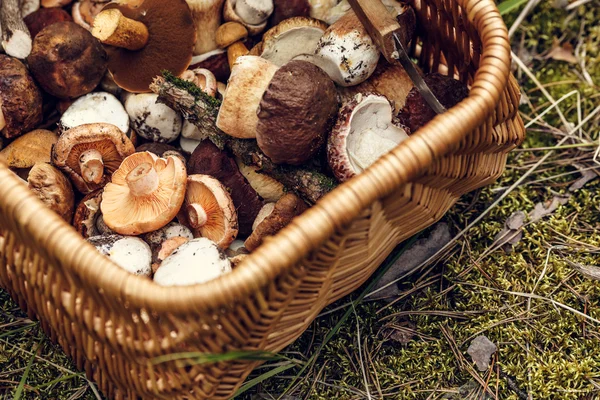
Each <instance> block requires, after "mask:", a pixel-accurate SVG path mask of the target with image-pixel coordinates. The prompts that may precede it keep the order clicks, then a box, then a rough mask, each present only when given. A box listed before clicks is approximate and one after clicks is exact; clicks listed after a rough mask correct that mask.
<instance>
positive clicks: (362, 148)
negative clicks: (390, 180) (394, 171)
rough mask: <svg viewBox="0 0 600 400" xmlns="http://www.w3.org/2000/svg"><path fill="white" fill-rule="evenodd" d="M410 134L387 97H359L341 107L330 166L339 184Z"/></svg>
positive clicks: (331, 143) (330, 145)
mask: <svg viewBox="0 0 600 400" xmlns="http://www.w3.org/2000/svg"><path fill="white" fill-rule="evenodd" d="M407 131H408V128H405V127H403V126H402V125H401V124H399V123H398V121H395V120H393V116H392V105H391V104H390V102H389V100H388V99H387V98H386V97H385V96H382V95H379V94H357V95H356V96H355V97H354V99H353V100H352V101H350V102H348V103H346V104H345V105H344V107H342V109H341V110H340V112H339V116H338V120H337V123H336V125H335V127H334V128H333V130H332V131H331V134H330V136H329V141H328V144H327V158H328V162H329V166H330V168H331V170H332V171H333V173H334V174H335V176H336V178H337V179H338V180H339V181H341V182H344V181H347V180H349V179H350V178H352V177H353V176H355V175H357V174H359V173H361V172H362V171H363V170H365V169H366V168H368V167H369V166H370V165H371V164H373V163H374V162H375V161H377V159H379V158H380V157H381V156H383V155H384V154H386V153H387V152H389V151H390V150H392V149H393V148H394V147H396V146H397V145H398V144H399V143H401V142H402V141H403V140H405V139H406V138H408V134H407Z"/></svg>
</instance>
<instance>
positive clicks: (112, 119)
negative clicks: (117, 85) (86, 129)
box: [59, 92, 129, 133]
mask: <svg viewBox="0 0 600 400" xmlns="http://www.w3.org/2000/svg"><path fill="white" fill-rule="evenodd" d="M97 122H104V123H107V124H111V125H114V126H116V127H117V128H119V129H120V130H121V132H123V133H128V132H129V115H127V112H126V111H125V108H124V107H123V104H121V102H120V101H119V100H118V99H117V98H116V97H115V96H113V95H112V94H110V93H107V92H95V93H88V94H86V95H85V96H82V97H80V98H78V99H77V100H75V101H74V102H73V104H71V105H70V106H69V108H67V110H66V111H65V112H64V113H63V115H62V117H61V118H60V121H59V128H60V130H61V131H62V132H64V131H67V130H69V129H71V128H75V127H76V126H79V125H84V124H93V123H97Z"/></svg>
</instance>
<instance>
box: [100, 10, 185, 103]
mask: <svg viewBox="0 0 600 400" xmlns="http://www.w3.org/2000/svg"><path fill="white" fill-rule="evenodd" d="M135 3H137V4H130V3H123V2H119V3H117V2H113V3H109V4H108V5H107V6H106V7H104V9H103V10H102V12H100V14H98V15H97V16H96V18H95V19H94V26H93V28H92V34H93V35H94V36H95V37H97V38H99V39H100V40H101V41H102V42H103V43H104V44H107V45H110V46H107V51H108V54H109V61H108V69H109V70H110V72H111V73H112V75H113V79H114V81H115V82H116V83H117V85H119V86H120V87H122V88H123V89H125V90H127V91H129V92H134V93H144V92H150V88H149V85H150V83H152V80H153V79H154V78H155V77H156V76H159V75H160V74H161V71H163V70H167V71H170V72H172V73H173V75H175V76H179V75H180V74H182V73H183V72H184V71H185V70H186V69H187V67H188V66H189V64H190V62H191V60H192V53H193V50H194V44H195V42H196V30H195V24H194V20H193V18H192V13H191V11H190V8H189V6H188V5H187V3H186V2H185V0H171V1H164V0H145V1H143V2H142V3H141V4H140V2H139V1H138V2H135Z"/></svg>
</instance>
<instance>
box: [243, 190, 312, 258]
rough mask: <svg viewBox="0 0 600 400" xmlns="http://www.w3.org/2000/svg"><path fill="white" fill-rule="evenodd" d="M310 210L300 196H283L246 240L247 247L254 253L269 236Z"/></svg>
mask: <svg viewBox="0 0 600 400" xmlns="http://www.w3.org/2000/svg"><path fill="white" fill-rule="evenodd" d="M307 209H308V206H307V205H306V203H304V202H303V201H302V200H301V199H300V198H299V197H298V196H296V195H294V194H291V193H288V194H286V195H285V196H283V197H282V198H281V199H280V200H279V201H278V202H277V204H275V207H274V209H273V212H271V214H269V215H268V216H267V217H265V218H264V219H263V221H262V222H261V223H260V224H258V226H257V227H256V229H255V230H254V232H252V235H250V237H249V238H248V239H246V242H245V247H246V249H248V250H249V251H254V250H255V249H256V248H258V246H260V245H261V244H262V242H263V240H264V239H265V237H267V236H272V235H275V234H276V233H277V232H279V231H280V230H281V229H283V228H284V227H285V226H286V225H288V224H289V223H290V222H292V219H294V217H296V216H298V215H300V214H302V213H303V212H304V211H306V210H307Z"/></svg>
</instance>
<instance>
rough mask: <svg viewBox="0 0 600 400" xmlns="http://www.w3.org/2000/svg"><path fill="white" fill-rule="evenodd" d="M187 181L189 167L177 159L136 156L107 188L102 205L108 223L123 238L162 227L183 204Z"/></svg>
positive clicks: (124, 164)
mask: <svg viewBox="0 0 600 400" xmlns="http://www.w3.org/2000/svg"><path fill="white" fill-rule="evenodd" d="M186 179H187V174H186V170H185V164H184V163H183V162H182V161H181V160H180V159H179V158H177V157H173V156H169V157H167V158H166V159H165V158H158V157H156V156H155V155H154V154H152V153H148V152H144V153H135V154H132V155H131V156H129V157H127V158H126V159H125V160H123V163H122V164H121V167H120V168H119V169H118V170H117V171H115V173H114V174H113V176H112V181H111V183H109V184H107V185H106V187H105V188H104V194H103V196H102V204H101V205H100V209H101V210H102V215H103V216H104V222H105V223H106V225H108V227H109V228H110V229H112V230H114V231H115V232H117V233H120V234H122V235H140V234H142V233H147V232H152V231H155V230H157V229H160V228H162V227H163V226H165V225H166V224H168V223H169V222H170V221H172V220H173V218H175V216H176V215H177V213H178V212H179V209H180V208H181V205H182V204H183V200H184V197H185V188H186Z"/></svg>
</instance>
